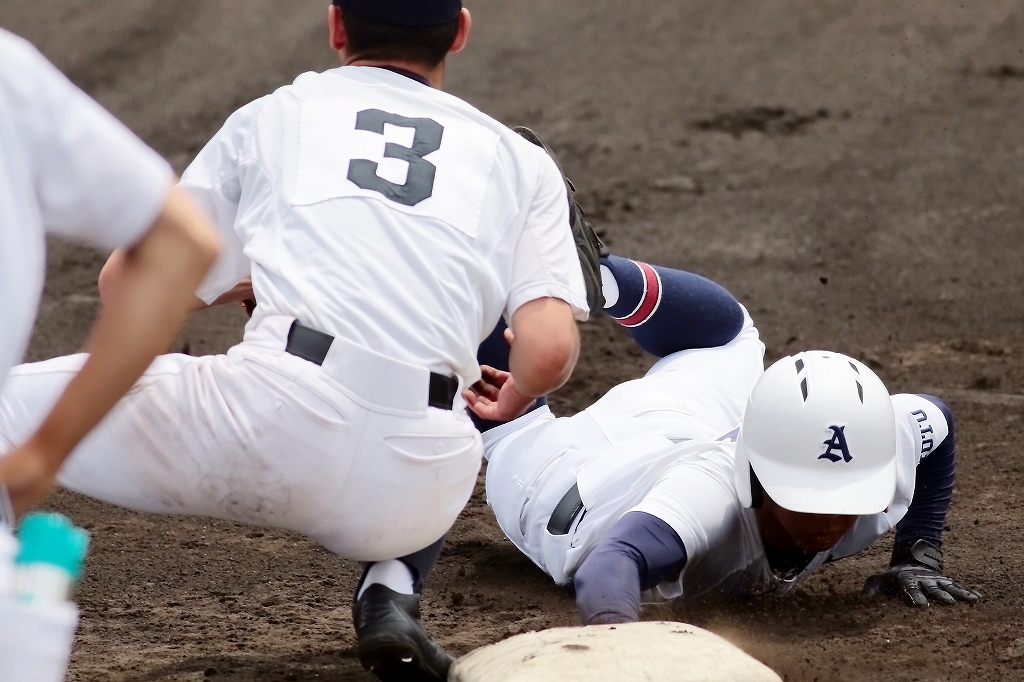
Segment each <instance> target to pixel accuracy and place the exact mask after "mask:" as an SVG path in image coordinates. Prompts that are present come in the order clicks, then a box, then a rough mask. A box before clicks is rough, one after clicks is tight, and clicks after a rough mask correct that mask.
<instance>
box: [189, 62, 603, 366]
mask: <svg viewBox="0 0 1024 682" xmlns="http://www.w3.org/2000/svg"><path fill="white" fill-rule="evenodd" d="M182 185H183V186H184V187H185V188H186V189H188V190H189V191H190V192H191V193H192V195H193V196H194V197H195V198H197V199H198V200H199V202H200V203H201V204H202V205H204V206H205V207H206V208H207V209H208V210H209V211H210V212H211V214H212V215H213V216H214V217H215V219H216V222H217V223H218V225H219V226H220V229H221V232H222V233H223V235H224V238H225V242H226V245H225V249H224V252H223V253H222V255H221V257H220V258H219V260H218V262H217V263H216V264H215V266H214V268H213V270H212V271H211V273H210V274H209V275H208V276H207V279H206V280H205V281H204V283H203V284H202V285H201V287H200V289H199V291H198V292H197V293H198V295H199V297H200V298H202V299H203V300H205V301H207V302H211V301H213V300H214V299H215V298H216V297H217V296H218V295H220V294H221V293H223V292H225V291H227V290H228V289H230V288H231V287H232V286H233V285H234V284H236V283H237V282H238V281H239V280H240V279H242V278H244V277H248V276H251V277H252V282H253V289H254V291H255V295H256V299H257V301H258V303H259V305H258V307H257V308H256V314H255V315H254V319H253V322H252V323H251V324H252V325H255V324H256V323H257V322H258V320H259V318H260V317H261V316H265V315H275V314H276V315H288V316H292V317H295V318H296V319H297V320H299V322H301V323H302V324H304V325H306V326H309V327H312V328H314V329H317V330H319V331H322V332H325V333H328V334H331V335H333V336H336V337H342V338H345V339H347V340H349V341H351V342H353V343H356V344H358V345H360V346H363V347H365V348H371V349H374V350H376V351H378V352H381V353H383V354H385V355H388V356H391V357H394V358H396V359H399V360H404V361H407V362H411V363H415V364H418V365H421V366H425V367H427V368H429V369H431V370H432V371H437V372H442V373H453V372H454V373H457V374H459V375H460V376H462V377H463V379H464V380H465V382H466V383H472V382H474V381H476V380H477V379H478V378H479V376H480V375H479V367H478V365H477V363H476V350H477V346H478V345H479V343H480V342H481V341H482V340H483V339H484V338H485V337H486V336H487V334H488V333H490V331H491V330H492V329H493V328H494V325H495V324H496V323H497V321H498V319H499V317H500V316H501V315H502V314H504V315H505V316H506V318H511V315H512V313H514V312H515V310H516V309H517V308H518V307H519V306H520V305H522V304H523V303H525V302H527V301H530V300H533V299H536V298H540V297H546V296H550V297H555V298H560V299H562V300H565V301H566V302H568V303H569V304H570V306H571V307H572V308H573V311H574V314H575V315H576V317H577V318H578V319H585V318H586V309H587V305H586V294H585V289H584V284H583V275H582V271H581V269H580V266H579V261H578V258H577V256H576V250H575V244H574V242H573V239H572V235H571V232H570V229H569V214H568V202H567V199H566V193H565V188H564V185H563V182H562V178H561V175H560V174H559V172H558V169H557V167H556V166H555V164H554V162H553V161H552V160H551V159H550V158H549V157H548V156H547V154H545V153H544V151H543V150H542V149H540V148H539V147H536V146H535V145H533V144H530V143H529V142H527V141H526V140H523V139H522V138H520V137H519V136H518V135H517V134H516V133H514V132H512V131H511V130H509V129H508V128H506V127H505V126H503V125H501V124H500V123H498V122H497V121H495V120H493V119H491V118H489V117H488V116H485V115H484V114H482V113H480V112H479V111H477V110H476V109H474V108H473V107H471V106H469V105H468V104H466V103H465V102H463V101H461V100H459V99H458V98H456V97H453V96H452V95H448V94H446V93H444V92H441V91H439V90H435V89H433V88H430V87H428V86H426V85H423V84H421V83H419V82H416V81H414V80H412V79H410V78H407V77H405V76H403V75H400V74H397V73H394V72H391V71H388V70H385V69H378V68H370V67H354V66H349V67H341V68H337V69H333V70H330V71H327V72H324V73H307V74H304V75H302V76H300V77H299V78H298V79H297V80H296V81H295V83H294V84H292V85H290V86H287V87H283V88H281V89H279V90H277V91H276V92H275V93H273V94H271V95H268V96H267V97H264V98H262V99H259V100H256V101H255V102H252V103H251V104H249V105H247V106H245V107H243V108H242V109H240V110H238V111H237V112H235V114H233V115H232V116H231V117H230V118H229V119H228V121H227V122H226V123H225V125H224V127H223V129H222V130H221V131H220V132H219V133H218V134H217V135H216V136H215V137H214V138H213V140H211V141H210V143H209V144H208V145H207V146H206V147H205V148H204V149H203V150H202V152H201V153H200V154H199V156H198V157H197V158H196V160H195V162H194V163H193V164H192V165H191V166H190V167H189V168H188V170H187V171H186V172H185V173H184V175H183V176H182Z"/></svg>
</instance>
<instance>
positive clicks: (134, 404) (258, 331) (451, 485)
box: [0, 316, 482, 561]
mask: <svg viewBox="0 0 1024 682" xmlns="http://www.w3.org/2000/svg"><path fill="white" fill-rule="evenodd" d="M291 323H292V318H289V317H283V316H272V317H266V318H264V319H262V320H260V321H259V322H258V324H257V323H255V322H254V323H252V324H250V329H249V330H248V331H247V332H246V336H245V340H244V341H243V342H242V343H241V344H239V345H238V346H235V347H234V348H232V349H231V350H230V351H228V353H227V355H215V356H204V357H191V356H188V355H165V356H161V357H159V358H157V360H156V361H155V362H154V363H153V365H152V366H151V367H150V368H149V369H148V370H147V371H146V373H145V375H144V376H143V377H142V378H141V379H140V380H139V381H138V383H137V384H136V385H135V386H134V387H133V388H132V389H131V390H130V391H129V392H128V394H127V395H126V396H125V397H124V398H123V399H122V400H121V401H120V402H119V403H118V404H117V406H116V407H115V408H114V410H113V411H112V412H111V413H110V414H109V415H108V416H107V417H106V418H105V420H104V421H103V422H101V424H100V425H99V426H98V427H97V428H96V430H95V431H93V433H91V434H90V435H89V436H88V437H87V438H86V439H85V440H84V441H83V442H82V443H81V444H80V445H79V447H78V448H77V449H76V450H75V451H74V453H72V455H71V457H70V458H69V459H68V461H67V462H66V463H65V465H64V467H63V468H62V470H61V472H60V475H59V479H58V480H59V482H60V484H61V485H63V486H65V487H67V488H69V489H71V490H74V491H76V492H79V493H83V494H85V495H88V496H90V497H94V498H97V499H100V500H103V501H106V502H110V503H112V504H117V505H120V506H123V507H128V508H131V509H135V510H139V511H144V512H156V513H165V514H194V515H203V516H211V517H215V518H220V519H229V520H233V521H241V522H245V523H252V524H257V525H264V526H272V527H277V528H285V529H289V530H293V531H297V532H300V533H303V534H304V535H307V536H309V537H310V538H312V539H313V540H315V541H317V542H319V543H321V544H322V545H323V546H324V547H326V548H327V549H329V550H331V551H332V552H335V553H337V554H340V555H342V556H345V557H348V558H350V559H356V560H360V561H378V560H385V559H392V558H395V557H400V556H404V555H406V554H409V553H411V552H415V551H417V550H419V549H422V548H423V547H426V546H427V545H430V544H431V543H433V542H434V541H436V540H437V539H438V538H440V537H441V536H442V535H443V534H444V533H445V532H447V530H448V529H449V528H450V527H451V525H452V523H453V522H454V521H455V518H456V517H457V516H458V514H459V512H460V511H461V510H462V508H463V507H464V506H465V504H466V502H467V501H468V500H469V496H470V494H471V493H472V491H473V486H474V484H475V482H476V475H477V473H478V471H479V468H480V462H481V455H482V447H481V442H480V435H479V434H478V433H477V431H476V429H475V428H474V427H473V424H472V422H471V421H470V419H469V417H468V416H467V415H466V413H465V410H464V409H462V407H463V406H464V403H463V402H462V401H461V399H458V400H457V401H456V409H455V410H452V411H449V410H441V409H437V408H432V407H427V390H428V389H427V387H428V382H429V371H428V370H427V369H426V368H422V367H418V366H414V365H409V364H406V363H403V362H400V361H397V360H393V359H391V358H387V357H385V356H382V355H380V354H378V353H376V352H374V351H371V350H368V349H365V348H361V347H358V346H356V345H354V344H351V343H348V342H345V341H343V340H341V339H336V340H335V342H334V344H333V345H332V347H331V350H330V352H329V353H328V355H327V358H326V360H325V361H324V363H323V366H317V365H316V364H314V363H312V362H308V361H306V360H302V359H300V358H298V357H295V356H292V355H289V354H287V353H285V352H284V348H285V343H286V338H287V334H288V329H289V327H290V325H291ZM84 360H85V356H84V355H72V356H67V357H61V358H55V359H53V360H48V361H46V362H40V363H35V364H28V365H22V366H20V367H17V368H15V369H14V370H13V371H12V372H11V374H10V376H9V377H8V380H7V382H6V383H5V384H4V386H3V390H2V392H0V447H3V446H6V448H10V447H11V446H12V445H13V444H15V443H19V442H21V441H22V440H24V439H25V438H27V437H28V436H29V435H30V434H31V433H32V432H33V431H34V430H35V429H36V427H37V426H38V424H39V423H40V422H41V421H42V419H43V418H44V417H45V415H46V414H47V412H48V411H49V409H50V407H51V406H52V405H53V404H54V402H55V401H56V400H57V398H58V396H59V395H60V393H61V391H62V390H63V389H64V386H65V385H66V384H67V382H68V381H69V380H70V379H71V377H72V376H73V375H74V374H75V372H76V371H77V370H78V369H79V368H80V367H81V365H82V363H83V362H84Z"/></svg>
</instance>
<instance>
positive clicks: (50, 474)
mask: <svg viewBox="0 0 1024 682" xmlns="http://www.w3.org/2000/svg"><path fill="white" fill-rule="evenodd" d="M56 480H57V470H56V469H55V468H54V467H53V466H52V465H51V464H50V458H48V457H47V454H46V453H45V452H43V451H42V450H41V449H39V448H37V447H36V446H34V445H33V443H32V441H29V442H28V443H26V444H24V445H22V446H20V447H17V448H15V449H14V450H11V452H9V453H8V454H6V455H4V457H3V458H2V459H0V482H2V483H4V484H5V485H6V486H7V492H8V493H9V494H10V497H11V505H12V506H13V507H14V512H15V513H16V514H24V513H25V512H27V511H29V510H31V509H33V508H34V507H36V506H38V505H39V503H41V502H42V501H43V500H44V499H46V496H47V495H49V494H50V493H51V492H52V491H53V489H54V487H55V486H56Z"/></svg>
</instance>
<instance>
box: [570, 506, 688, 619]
mask: <svg viewBox="0 0 1024 682" xmlns="http://www.w3.org/2000/svg"><path fill="white" fill-rule="evenodd" d="M685 566H686V547H684V546H683V542H682V540H680V539H679V535H678V534H676V532H675V531H674V530H673V529H672V527H671V526H670V525H668V524H667V523H665V522H664V521H662V520H661V519H659V518H658V517H656V516H653V515H651V514H647V513H645V512H641V511H632V512H629V513H627V514H624V515H623V516H622V518H621V519H619V520H618V522H617V523H616V524H615V526H614V527H612V530H611V533H609V534H608V536H607V537H605V538H603V539H602V540H601V541H600V542H599V543H598V544H597V546H596V547H594V549H593V550H592V551H591V552H590V554H589V555H587V558H586V559H585V560H584V561H583V564H582V565H580V567H579V569H577V571H576V574H575V575H574V576H573V583H574V584H575V586H576V608H577V610H578V611H579V614H580V621H581V622H582V623H583V624H584V625H598V624H611V623H632V622H634V621H637V620H640V595H641V593H642V592H644V591H645V590H649V589H652V588H654V587H656V586H657V585H658V584H659V583H663V582H666V581H672V580H675V579H676V578H677V577H678V576H679V573H680V572H681V571H682V570H683V568H684V567H685Z"/></svg>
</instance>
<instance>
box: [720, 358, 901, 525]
mask: <svg viewBox="0 0 1024 682" xmlns="http://www.w3.org/2000/svg"><path fill="white" fill-rule="evenodd" d="M751 472H753V476H752V475H751ZM755 477H756V480H757V481H758V482H759V483H760V484H761V487H762V488H763V490H764V493H765V494H766V495H768V496H769V497H771V498H772V500H774V501H775V503H776V504H778V505H779V506H780V507H782V508H783V509H788V510H790V511H795V512H803V513H808V514H850V515H862V514H877V513H879V512H882V511H884V510H885V508H886V507H888V506H889V503H890V502H891V501H892V498H893V495H895V493H896V420H895V416H894V413H893V407H892V400H891V399H890V397H889V392H888V391H887V390H886V388H885V385H884V384H882V381H881V379H879V378H878V377H877V376H876V375H875V373H874V372H872V371H871V370H870V369H869V368H868V367H866V366H865V365H863V364H861V363H860V362H857V361H856V360H854V359H853V358H849V357H847V356H845V355H842V354H840V353H831V352H827V351H806V352H804V353H800V354H798V355H795V356H791V357H786V358H782V359H781V360H779V361H778V362H776V363H775V364H773V365H772V366H771V367H769V368H768V369H767V370H765V373H764V374H763V375H762V376H761V378H760V379H759V380H758V382H757V384H755V385H754V389H753V391H751V393H750V398H749V400H748V401H747V408H746V411H745V412H744V414H743V424H742V426H741V427H740V433H739V438H738V440H737V442H736V468H735V482H736V489H737V492H738V493H739V497H740V501H741V502H742V503H743V504H744V506H747V507H750V506H751V504H752V500H753V495H752V488H751V486H752V479H754V478H755Z"/></svg>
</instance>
